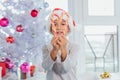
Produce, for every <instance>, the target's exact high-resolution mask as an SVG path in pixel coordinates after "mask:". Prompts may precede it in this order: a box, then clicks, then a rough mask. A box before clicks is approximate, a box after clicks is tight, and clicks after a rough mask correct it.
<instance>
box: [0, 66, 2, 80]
mask: <svg viewBox="0 0 120 80" xmlns="http://www.w3.org/2000/svg"><path fill="white" fill-rule="evenodd" d="M0 80H2V67H0Z"/></svg>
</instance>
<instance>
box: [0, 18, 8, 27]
mask: <svg viewBox="0 0 120 80" xmlns="http://www.w3.org/2000/svg"><path fill="white" fill-rule="evenodd" d="M8 24H9V21H8V19H7V18H5V17H4V18H2V19H0V26H2V27H6V26H8Z"/></svg>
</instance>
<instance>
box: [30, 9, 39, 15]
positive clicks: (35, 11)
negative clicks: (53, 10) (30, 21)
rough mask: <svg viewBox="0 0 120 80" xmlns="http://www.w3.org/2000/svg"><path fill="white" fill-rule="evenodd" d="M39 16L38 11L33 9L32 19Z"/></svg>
mask: <svg viewBox="0 0 120 80" xmlns="http://www.w3.org/2000/svg"><path fill="white" fill-rule="evenodd" d="M37 15H38V11H37V10H36V9H33V10H32V11H31V16H32V17H37Z"/></svg>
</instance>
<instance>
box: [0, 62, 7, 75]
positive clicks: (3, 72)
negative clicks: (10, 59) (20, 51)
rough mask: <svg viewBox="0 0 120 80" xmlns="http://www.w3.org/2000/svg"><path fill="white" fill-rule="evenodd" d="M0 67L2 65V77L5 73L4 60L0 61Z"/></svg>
mask: <svg viewBox="0 0 120 80" xmlns="http://www.w3.org/2000/svg"><path fill="white" fill-rule="evenodd" d="M0 67H2V77H3V76H5V75H6V66H5V62H0Z"/></svg>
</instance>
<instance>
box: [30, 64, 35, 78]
mask: <svg viewBox="0 0 120 80" xmlns="http://www.w3.org/2000/svg"><path fill="white" fill-rule="evenodd" d="M34 72H35V66H34V65H32V66H30V76H31V77H33V75H34Z"/></svg>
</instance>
